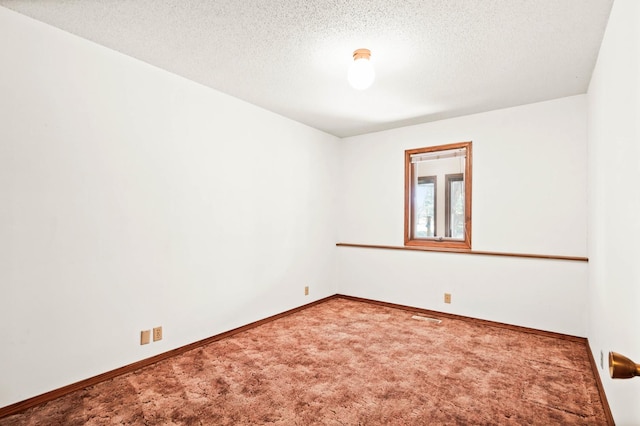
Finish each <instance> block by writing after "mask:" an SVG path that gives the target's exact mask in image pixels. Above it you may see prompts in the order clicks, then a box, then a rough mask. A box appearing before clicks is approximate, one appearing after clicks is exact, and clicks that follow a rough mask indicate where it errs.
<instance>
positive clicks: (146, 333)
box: [140, 330, 151, 345]
mask: <svg viewBox="0 0 640 426" xmlns="http://www.w3.org/2000/svg"><path fill="white" fill-rule="evenodd" d="M150 341H151V330H142V331H141V332H140V344H141V345H148V344H149V342H150Z"/></svg>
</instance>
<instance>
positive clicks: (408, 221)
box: [404, 141, 473, 251]
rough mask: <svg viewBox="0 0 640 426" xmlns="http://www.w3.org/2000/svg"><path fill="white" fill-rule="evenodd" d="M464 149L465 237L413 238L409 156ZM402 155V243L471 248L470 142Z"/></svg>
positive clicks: (411, 168) (462, 249) (411, 170)
mask: <svg viewBox="0 0 640 426" xmlns="http://www.w3.org/2000/svg"><path fill="white" fill-rule="evenodd" d="M461 148H464V149H466V160H465V168H464V177H465V179H464V191H465V205H464V210H465V214H464V216H465V238H464V239H462V240H453V239H449V238H444V237H436V238H413V236H412V225H413V223H412V222H413V218H412V212H413V207H414V206H413V196H412V195H413V191H412V189H413V188H412V184H413V170H414V166H413V164H412V163H411V156H413V155H415V154H424V153H432V152H437V151H447V150H454V149H461ZM404 153H405V155H404V245H405V246H418V247H428V248H432V249H438V248H442V249H447V251H451V250H452V249H454V250H461V251H468V250H471V229H472V228H471V199H472V197H471V187H472V173H471V171H472V168H473V167H472V166H473V160H472V159H473V155H472V143H471V142H470V141H469V142H457V143H452V144H447V145H438V146H430V147H425V148H416V149H408V150H405V152H404Z"/></svg>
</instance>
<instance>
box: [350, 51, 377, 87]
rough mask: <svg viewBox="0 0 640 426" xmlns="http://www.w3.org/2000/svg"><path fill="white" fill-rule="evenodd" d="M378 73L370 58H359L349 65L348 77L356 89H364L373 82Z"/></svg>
mask: <svg viewBox="0 0 640 426" xmlns="http://www.w3.org/2000/svg"><path fill="white" fill-rule="evenodd" d="M375 78H376V73H375V72H374V71H373V65H371V62H370V61H369V59H365V58H359V59H356V60H355V61H353V63H352V64H351V66H350V67H349V73H348V75H347V79H348V80H349V84H351V86H352V87H353V88H354V89H358V90H364V89H366V88H368V87H370V86H371V85H372V84H373V80H375Z"/></svg>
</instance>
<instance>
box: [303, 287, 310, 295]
mask: <svg viewBox="0 0 640 426" xmlns="http://www.w3.org/2000/svg"><path fill="white" fill-rule="evenodd" d="M304 295H305V296H308V295H309V286H308V285H307V286H305V287H304Z"/></svg>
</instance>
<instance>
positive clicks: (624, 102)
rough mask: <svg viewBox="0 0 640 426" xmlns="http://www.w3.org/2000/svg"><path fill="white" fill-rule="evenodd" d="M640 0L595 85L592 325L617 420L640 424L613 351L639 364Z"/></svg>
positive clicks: (616, 16) (612, 30)
mask: <svg viewBox="0 0 640 426" xmlns="http://www.w3.org/2000/svg"><path fill="white" fill-rule="evenodd" d="M639 28H640V3H638V2H637V0H616V1H615V3H614V4H613V9H612V11H611V15H610V17H609V24H608V26H607V30H606V33H605V37H604V40H603V43H602V46H601V49H600V55H599V57H598V63H597V65H596V68H595V71H594V73H593V77H592V79H591V85H590V87H589V93H588V97H589V108H588V111H589V114H588V117H589V130H588V132H589V133H588V134H589V145H588V147H589V156H588V157H589V161H588V164H589V166H588V170H589V228H588V229H589V258H590V262H589V326H588V337H589V342H590V344H591V348H592V350H593V353H594V357H595V359H596V360H599V358H600V351H602V352H603V353H604V355H605V362H604V368H603V369H602V370H601V377H602V381H603V384H604V387H605V390H606V393H607V398H608V400H609V405H610V406H611V410H612V412H613V416H614V418H615V420H616V424H618V425H638V424H640V405H638V401H639V400H640V379H633V380H612V379H611V378H609V375H608V370H607V360H606V356H607V354H608V352H609V351H614V352H619V353H621V354H623V355H625V356H627V357H629V358H631V359H633V360H634V361H635V362H640V336H639V334H638V332H637V330H638V329H640V315H638V309H639V306H640V264H639V260H640V247H639V246H638V241H640V190H639V189H638V183H639V182H640V131H639V126H640V67H639V62H640V32H639Z"/></svg>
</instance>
